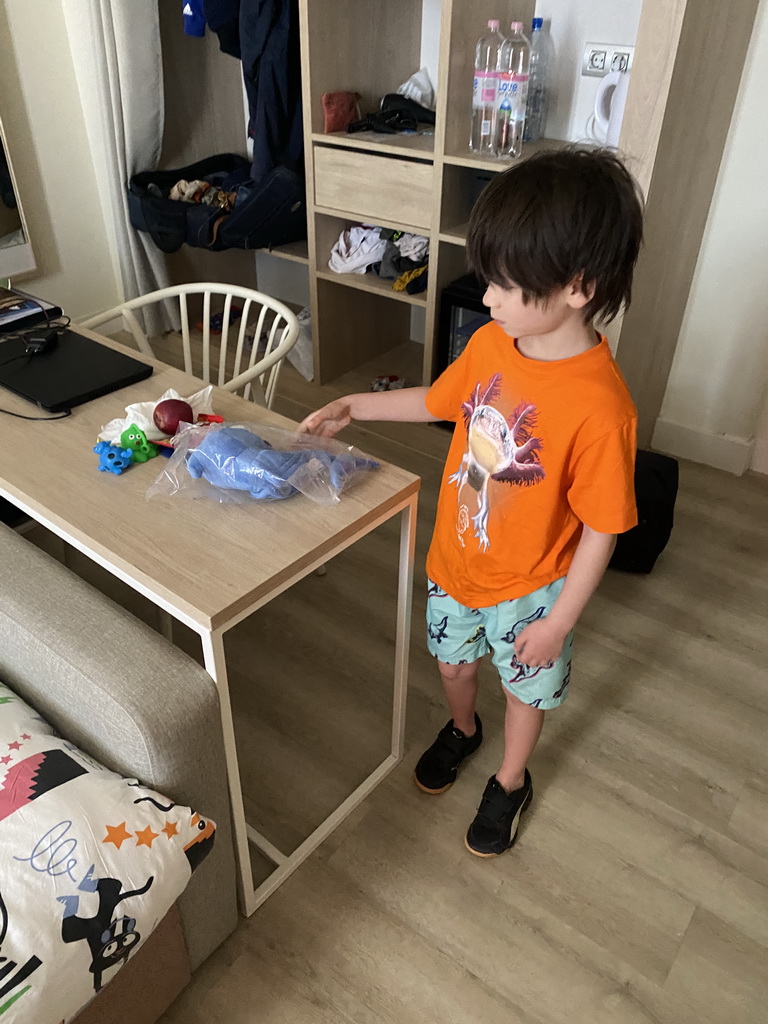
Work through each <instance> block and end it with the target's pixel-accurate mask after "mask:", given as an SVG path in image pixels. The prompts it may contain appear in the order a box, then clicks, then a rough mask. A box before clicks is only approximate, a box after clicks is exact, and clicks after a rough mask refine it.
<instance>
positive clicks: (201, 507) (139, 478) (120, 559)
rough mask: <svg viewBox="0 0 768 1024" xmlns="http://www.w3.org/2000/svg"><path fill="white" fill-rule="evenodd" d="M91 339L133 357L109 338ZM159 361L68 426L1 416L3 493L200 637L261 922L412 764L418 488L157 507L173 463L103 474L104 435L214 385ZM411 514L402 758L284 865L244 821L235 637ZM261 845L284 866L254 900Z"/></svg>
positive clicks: (244, 410) (390, 480) (401, 668)
mask: <svg viewBox="0 0 768 1024" xmlns="http://www.w3.org/2000/svg"><path fill="white" fill-rule="evenodd" d="M83 333H84V334H90V336H92V337H94V338H96V339H97V340H99V341H102V342H104V343H105V344H109V345H110V346H111V347H113V348H116V349H118V350H123V351H126V350H125V349H122V346H120V345H118V344H117V343H115V342H112V341H111V340H109V339H106V338H102V337H100V336H99V335H95V334H93V333H92V332H88V331H83ZM0 351H2V342H0ZM131 354H132V355H134V356H135V355H136V353H135V352H133V351H131ZM140 358H142V359H145V358H146V357H144V356H141V357H140ZM146 361H147V362H152V363H153V365H154V366H155V372H154V374H153V375H152V376H151V377H150V378H149V379H148V380H146V381H142V382H141V383H140V384H136V385H133V386H131V387H129V388H124V389H123V390H121V391H117V392H114V393H113V394H111V395H107V396H106V397H104V398H100V399H97V400H96V401H94V402H89V403H87V404H86V405H83V406H79V407H78V408H76V409H75V410H74V411H73V413H72V416H71V417H70V418H68V419H63V420H59V421H56V422H50V423H45V422H29V421H26V420H19V419H14V418H12V417H10V416H2V417H0V420H1V421H2V422H1V424H0V425H1V426H2V435H0V495H2V496H4V497H6V498H8V499H9V500H10V501H12V502H14V503H15V504H16V505H18V506H20V507H21V508H23V509H24V511H25V512H27V514H28V515H30V516H32V517H33V518H34V519H35V520H37V521H38V522H39V523H41V524H42V525H44V526H45V527H47V528H48V529H49V530H51V531H52V532H53V533H55V534H57V535H58V536H59V537H61V538H62V539H63V540H64V541H66V543H67V544H71V545H72V546H73V547H75V548H77V550H78V551H81V552H82V553H83V554H84V555H87V556H88V557H89V558H91V559H93V561H95V562H97V563H98V564H99V565H101V566H103V567H104V568H106V569H107V570H109V571H110V572H111V573H113V574H114V575H115V576H117V577H119V578H120V579H121V580H124V581H125V582H126V583H128V584H129V585H130V586H132V587H133V588H134V589H135V590H137V591H138V592H139V593H141V594H143V595H144V596H145V597H148V598H149V599H150V600H151V601H153V602H154V603H155V604H156V605H157V606H158V607H159V608H162V609H164V610H165V611H167V612H169V613H170V614H171V615H172V616H173V617H174V618H176V619H178V620H179V621H180V622H183V623H185V624H186V625H187V626H189V627H191V628H192V629H193V630H195V632H197V633H198V634H199V635H200V638H201V640H202V645H203V653H204V658H205V667H206V669H207V671H208V672H209V673H210V675H211V676H212V677H213V679H214V681H215V682H216V686H217V687H218V691H219V695H220V701H221V720H222V728H223V731H224V740H225V744H226V750H227V767H228V773H229V786H230V794H231V799H232V814H233V820H234V833H235V841H236V844H237V855H238V862H239V867H240V880H241V903H242V907H243V910H244V912H245V913H246V914H251V913H253V911H254V910H255V909H256V907H258V906H259V904H260V903H262V902H263V901H264V900H265V899H266V898H267V897H268V896H269V895H270V894H271V893H272V892H274V890H275V889H276V888H277V887H278V885H280V883H281V882H283V881H284V880H285V879H286V878H287V877H288V875H290V874H291V873H292V872H293V871H294V870H295V869H296V868H297V867H298V865H299V864H300V863H301V862H302V861H303V860H305V859H306V858H307V857H308V856H309V854H310V853H312V851H313V850H314V849H316V847H317V846H318V845H319V844H320V843H321V842H322V841H323V839H325V838H326V837H327V836H328V835H329V834H330V833H331V832H332V831H333V829H334V828H336V826H337V825H339V824H340V823H341V822H342V821H343V820H344V818H345V817H346V816H347V815H348V814H349V813H350V811H352V810H353V809H354V808H355V807H356V806H357V805H358V804H359V803H360V802H361V800H363V798H364V797H365V796H366V795H367V794H368V793H369V792H370V791H371V790H372V789H373V788H374V787H375V786H376V785H377V784H378V783H379V782H380V781H381V779H383V778H384V776H385V775H386V774H387V773H388V772H389V771H391V769H392V768H393V767H394V766H395V764H397V762H398V761H399V760H400V758H401V757H402V748H403V732H404V724H405V723H404V712H405V694H406V686H407V666H408V639H409V628H410V614H411V589H412V580H413V552H414V540H415V526H416V503H417V495H418V489H419V478H418V477H416V476H413V474H411V473H407V472H405V471H404V470H402V469H398V468H396V467H395V466H391V465H387V464H383V465H382V467H381V469H380V470H378V471H377V472H375V473H371V474H369V475H367V476H366V477H365V478H364V479H363V481H362V482H361V483H360V484H359V485H358V486H357V487H355V488H354V489H353V490H351V491H350V492H349V493H348V494H345V495H344V496H343V498H342V500H341V502H340V503H339V504H338V505H335V506H332V507H327V506H322V505H317V504H314V503H313V502H311V501H309V500H307V499H306V498H304V497H302V496H297V497H295V498H291V499H289V500H287V501H279V502H269V503H256V502H254V504H253V505H250V506H248V507H243V506H240V505H220V504H217V503H214V502H207V501H184V500H180V499H168V498H154V499H152V500H151V501H147V499H146V491H147V488H148V487H149V485H150V484H151V483H152V481H153V480H154V479H155V477H156V475H157V473H158V472H159V468H160V466H161V465H162V456H160V457H159V458H158V459H155V460H152V462H150V463H148V464H143V465H138V466H134V467H132V468H131V469H130V470H129V471H128V472H126V473H124V474H122V475H121V476H114V475H113V474H111V473H99V472H98V458H97V456H96V455H95V454H94V453H93V451H92V448H93V445H94V444H95V443H96V435H97V434H98V432H99V430H100V429H101V427H102V426H103V425H104V424H105V423H107V422H108V421H109V420H111V419H114V418H115V417H117V416H119V415H120V414H121V413H122V411H123V408H124V407H125V406H126V405H128V404H132V403H134V402H140V401H151V400H154V399H157V398H158V397H159V396H160V395H161V394H162V393H163V392H164V391H166V390H167V389H168V388H170V387H173V388H176V390H177V391H178V392H179V393H180V394H182V395H186V394H192V393H193V392H195V391H197V390H199V388H200V387H201V384H200V381H199V380H197V379H195V378H194V377H190V376H188V375H187V374H184V373H182V372H181V371H180V370H176V369H174V368H173V367H170V366H168V365H166V364H164V363H161V362H159V361H157V360H149V359H147V360H146ZM0 405H2V406H3V407H4V408H6V409H11V410H13V411H15V412H20V413H23V414H25V415H35V409H34V406H31V405H30V404H29V403H28V402H25V401H23V400H22V399H19V398H16V397H15V396H14V395H12V394H10V393H9V392H6V391H2V390H0ZM214 408H215V410H216V412H217V413H219V414H220V415H222V416H224V417H225V418H226V419H228V420H231V421H238V420H240V421H252V422H254V423H266V424H272V425H275V426H279V427H285V428H287V429H289V430H293V429H295V427H296V424H295V423H293V422H292V421H291V420H287V419H285V418H284V417H282V416H278V415H277V414H275V413H272V412H269V411H268V410H267V409H263V408H260V407H259V406H257V405H254V404H253V403H252V402H247V401H245V400H244V399H242V398H239V397H237V396H235V395H231V394H229V393H228V392H225V391H221V390H219V389H216V391H215V395H214ZM40 415H41V416H43V415H46V414H45V413H42V412H41V413H40ZM398 514H400V515H402V522H401V540H400V569H399V591H398V603H397V635H396V647H395V667H394V694H393V705H392V745H391V753H390V754H389V756H388V757H387V758H386V759H385V760H384V761H383V762H382V763H381V764H380V765H379V767H378V768H376V769H375V771H373V772H372V773H371V775H369V776H368V778H367V779H366V780H365V781H364V782H363V783H362V784H361V785H360V786H358V788H357V789H356V790H355V791H354V792H353V793H352V794H351V795H350V796H349V797H348V798H347V799H346V800H345V801H344V802H343V803H342V804H341V805H340V806H339V807H337V808H336V810H335V811H334V812H333V813H332V814H331V815H330V816H329V817H328V818H327V819H326V820H325V821H324V822H323V823H322V824H321V825H320V826H319V827H318V828H317V829H315V831H314V832H313V833H312V834H311V835H310V836H309V837H308V838H307V839H306V840H305V841H304V842H303V843H302V844H301V845H300V846H299V847H298V848H297V849H296V850H294V851H293V852H292V853H290V854H285V853H283V852H281V851H280V850H278V849H276V847H275V846H273V845H272V844H271V843H270V842H269V841H268V840H267V839H266V838H265V837H264V836H262V835H261V834H260V833H259V832H258V831H257V830H256V829H255V828H252V827H251V826H249V825H247V824H246V821H245V813H244V808H243V799H242V793H241V789H240V774H239V770H238V760H237V750H236V745H235V734H234V729H233V724H232V710H231V706H230V699H229V689H228V685H227V669H226V662H225V658H224V641H223V637H224V633H226V631H227V630H228V629H230V628H231V627H232V626H234V625H236V624H237V623H238V622H240V621H241V620H242V619H244V618H246V616H248V615H250V614H251V613H252V612H254V611H256V610H257V609H258V608H261V607H262V605H265V604H267V602H269V601H271V600H272V598H274V597H276V596H277V595H278V594H280V593H282V592H283V591H284V590H286V589H287V588H288V587H290V586H291V585H292V584H293V583H295V582H296V581H297V580H300V579H302V578H303V577H304V576H306V575H308V574H309V573H310V572H312V571H313V570H314V569H316V568H317V567H318V566H320V565H323V564H324V563H325V562H328V561H329V560H330V559H331V558H333V556H334V555H336V554H338V553H339V552H341V551H343V550H344V549H345V548H347V547H348V546H349V545H350V544H353V543H354V542H355V541H356V540H358V539H359V538H360V537H363V536H364V535H365V534H367V533H369V532H370V531H371V530H374V529H375V528H376V527H377V526H379V525H380V524H382V523H384V522H386V521H387V520H388V519H390V518H392V517H393V516H396V515H398ZM158 683H160V681H158ZM249 840H250V841H251V842H253V843H254V844H255V845H256V846H258V847H259V849H260V850H261V851H262V852H263V853H265V854H266V855H267V856H268V857H269V859H270V860H272V862H273V863H274V864H275V865H276V870H275V871H274V872H273V873H272V874H271V875H270V876H269V878H267V880H266V881H265V882H263V883H262V884H261V885H260V886H259V887H258V889H255V890H254V885H253V876H252V872H251V865H250V859H249V854H248V842H249Z"/></svg>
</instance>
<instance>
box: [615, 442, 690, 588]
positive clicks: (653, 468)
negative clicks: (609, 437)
mask: <svg viewBox="0 0 768 1024" xmlns="http://www.w3.org/2000/svg"><path fill="white" fill-rule="evenodd" d="M678 476H679V473H678V465H677V461H676V460H675V459H671V458H670V457H669V456H668V455H659V454H657V453H656V452H645V451H639V452H638V453H637V461H636V462H635V496H636V499H637V517H638V524H637V526H635V527H634V529H632V530H629V531H628V532H627V533H622V534H620V535H619V538H618V540H617V541H616V550H615V551H614V553H613V557H612V558H611V561H610V566H611V568H612V569H620V570H622V571H623V572H643V573H649V572H650V571H651V570H652V569H653V567H654V565H655V564H656V559H657V558H658V557H659V555H660V554H661V552H662V551H663V550H664V548H665V547H666V546H667V542H668V541H669V537H670V534H671V533H672V526H673V520H674V513H675V499H676V498H677V485H678Z"/></svg>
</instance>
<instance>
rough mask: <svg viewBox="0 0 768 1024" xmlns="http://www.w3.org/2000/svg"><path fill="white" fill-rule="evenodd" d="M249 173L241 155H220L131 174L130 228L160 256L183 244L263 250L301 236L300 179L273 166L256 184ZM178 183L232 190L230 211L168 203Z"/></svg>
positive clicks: (304, 227)
mask: <svg viewBox="0 0 768 1024" xmlns="http://www.w3.org/2000/svg"><path fill="white" fill-rule="evenodd" d="M250 169H251V165H250V163H249V161H248V160H246V159H245V157H242V156H238V155H237V154H235V153H220V154H219V155H217V156H210V157H207V158H206V159H205V160H198V161H197V163H194V164H189V165H188V166H187V167H179V168H177V169H175V170H170V171H143V172H142V173H141V174H136V175H134V177H133V178H131V181H130V184H129V186H128V211H129V214H130V218H131V224H132V225H133V227H134V228H136V230H137V231H145V232H147V234H149V236H150V237H151V238H152V241H153V242H154V243H155V245H157V247H158V248H159V249H162V251H163V252H176V250H177V249H179V248H181V246H182V245H184V244H186V245H192V246H195V247H197V248H201V249H212V250H214V251H219V250H221V249H264V248H268V247H269V246H272V245H284V244H285V243H287V242H297V241H299V239H302V238H306V237H307V211H306V203H305V196H304V182H303V180H302V179H301V178H300V177H299V176H298V175H297V174H294V172H293V171H289V170H288V169H287V168H285V167H276V168H275V169H274V170H273V171H271V172H270V173H269V174H268V175H267V176H266V177H265V178H264V179H263V180H262V181H260V182H256V181H253V179H252V178H251V177H250ZM182 179H186V180H187V181H197V180H200V181H208V182H210V183H211V184H212V185H215V186H216V187H217V188H221V189H223V190H224V191H237V200H236V202H235V206H234V209H232V210H231V211H230V212H226V211H224V210H222V209H220V208H219V207H216V206H207V205H205V204H204V203H185V202H181V201H179V200H174V199H170V198H169V196H170V192H171V189H172V188H173V186H174V185H175V184H176V183H177V182H178V181H181V180H182Z"/></svg>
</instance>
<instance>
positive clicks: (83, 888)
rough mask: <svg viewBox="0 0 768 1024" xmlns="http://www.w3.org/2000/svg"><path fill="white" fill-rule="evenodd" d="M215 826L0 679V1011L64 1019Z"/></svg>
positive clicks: (117, 963)
mask: <svg viewBox="0 0 768 1024" xmlns="http://www.w3.org/2000/svg"><path fill="white" fill-rule="evenodd" d="M50 685H51V686H55V685H56V682H55V680H53V679H52V680H51V681H50ZM215 834H216V826H215V825H214V823H213V822H212V821H210V820H209V819H206V818H204V817H201V816H200V814H198V813H197V812H196V811H195V810H193V809H192V808H190V807H184V806H181V805H179V804H176V803H174V802H173V801H172V800H171V799H169V798H167V797H165V796H163V795H161V794H159V793H156V792H154V791H152V790H151V789H147V788H145V787H144V786H142V785H140V784H139V783H138V782H137V781H136V780H135V779H126V778H123V777H122V776H121V775H119V774H117V773H115V772H112V771H109V770H108V769H106V768H104V767H103V766H102V765H101V764H99V763H98V762H97V761H95V760H94V759H93V758H91V757H90V756H88V755H87V754H85V753H84V752H83V751H82V750H79V749H78V748H77V747H76V746H75V745H74V744H72V743H70V742H69V741H68V740H67V739H66V738H61V737H58V736H56V735H55V733H54V731H53V729H52V728H51V727H50V726H49V725H48V724H47V723H46V722H45V721H44V720H43V719H42V718H41V717H40V716H39V715H37V713H36V712H35V711H34V710H33V709H32V708H30V707H29V706H28V705H27V704H25V703H24V702H23V701H22V700H20V699H19V697H18V696H17V695H16V694H15V693H14V692H13V690H11V689H10V688H9V687H7V686H5V685H4V684H0V846H1V847H2V849H3V851H5V856H4V857H3V860H2V863H0V940H1V946H0V955H1V956H2V957H4V958H5V961H4V964H3V969H2V970H0V1016H2V1015H3V1013H4V1012H6V1011H7V1010H8V1009H9V1008H10V1006H14V1016H13V1019H15V1020H19V1021H27V1020H29V1021H34V1022H35V1024H49V1022H50V1024H60V1022H61V1021H62V1020H70V1019H71V1018H73V1017H74V1016H75V1015H76V1014H77V1013H78V1012H79V1011H80V1010H81V1009H82V1007H83V1006H85V1005H86V1003H87V1002H88V1001H89V1000H90V999H91V998H93V996H94V995H95V993H97V992H98V991H99V990H100V989H101V988H102V987H103V986H104V985H106V984H107V983H108V982H109V981H110V979H111V978H112V977H113V976H114V975H115V974H116V973H117V971H118V970H119V969H120V967H122V965H123V964H124V963H125V962H126V960H127V959H128V958H129V957H130V956H131V954H132V953H134V952H135V951H136V949H138V948H139V946H140V945H141V942H142V940H143V939H146V937H147V936H148V935H150V934H151V933H152V931H153V930H154V928H155V927H156V926H157V925H158V924H159V922H160V921H162V919H163V918H164V917H165V915H166V914H167V912H168V910H169V909H170V907H171V906H172V905H173V904H174V902H175V901H176V899H177V898H178V897H179V895H180V894H181V893H182V892H183V890H184V888H185V887H186V885H187V883H188V881H189V879H190V876H191V873H192V871H194V869H195V868H196V867H197V865H198V864H199V863H200V862H201V861H202V860H203V859H204V858H205V856H206V855H207V853H208V852H209V850H210V848H211V846H212V844H213V841H214V838H215ZM9 966H10V967H11V969H10V970H9V969H8V967H9ZM14 1004H17V1005H14Z"/></svg>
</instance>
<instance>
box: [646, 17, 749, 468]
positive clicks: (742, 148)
mask: <svg viewBox="0 0 768 1024" xmlns="http://www.w3.org/2000/svg"><path fill="white" fill-rule="evenodd" d="M766 96H768V0H762V3H761V6H760V10H759V12H758V18H757V21H756V23H755V31H754V34H753V37H752V43H751V46H750V49H749V52H748V54H747V61H746V65H745V71H744V76H743V78H742V82H741V88H740V91H739V95H738V98H737V102H736V108H735V112H734V118H733V122H732V124H731V129H730V133H729V136H728V141H727V144H726V151H725V154H724V157H723V163H722V166H721V168H720V174H719V177H718V182H717V187H716V190H715V194H714V197H713V202H712V208H711V210H710V215H709V220H708V223H707V228H706V231H705V234H704V239H703V242H702V249H701V254H700V257H699V261H698V266H697V269H696V275H695V277H694V281H693V287H692V289H691V293H690V297H689V300H688V308H687V311H686V314H685V318H684V321H683V325H682V329H681V333H680V340H679V343H678V347H677V352H676V355H675V361H674V364H673V366H672V372H671V375H670V379H669V384H668V387H667V393H666V396H665V399H664V404H663V407H662V411H661V416H660V418H659V422H658V424H657V429H656V433H655V436H654V445H655V446H657V447H659V448H661V449H662V450H665V451H669V452H671V453H672V454H676V455H680V456H683V457H688V458H693V459H696V460H697V461H702V462H707V463H709V464H711V465H717V466H719V467H720V468H723V469H729V470H731V471H732V472H736V473H741V472H743V471H744V470H745V469H746V468H747V466H748V465H749V463H750V458H751V455H752V448H753V445H754V437H755V433H756V431H757V426H758V418H759V416H760V412H761V409H762V408H763V402H764V398H765V393H766V381H767V380H768V191H767V190H766V172H765V169H766V167H767V166H768V132H767V131H766V106H765V103H766ZM764 434H765V436H766V437H767V438H768V423H765V425H764Z"/></svg>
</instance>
